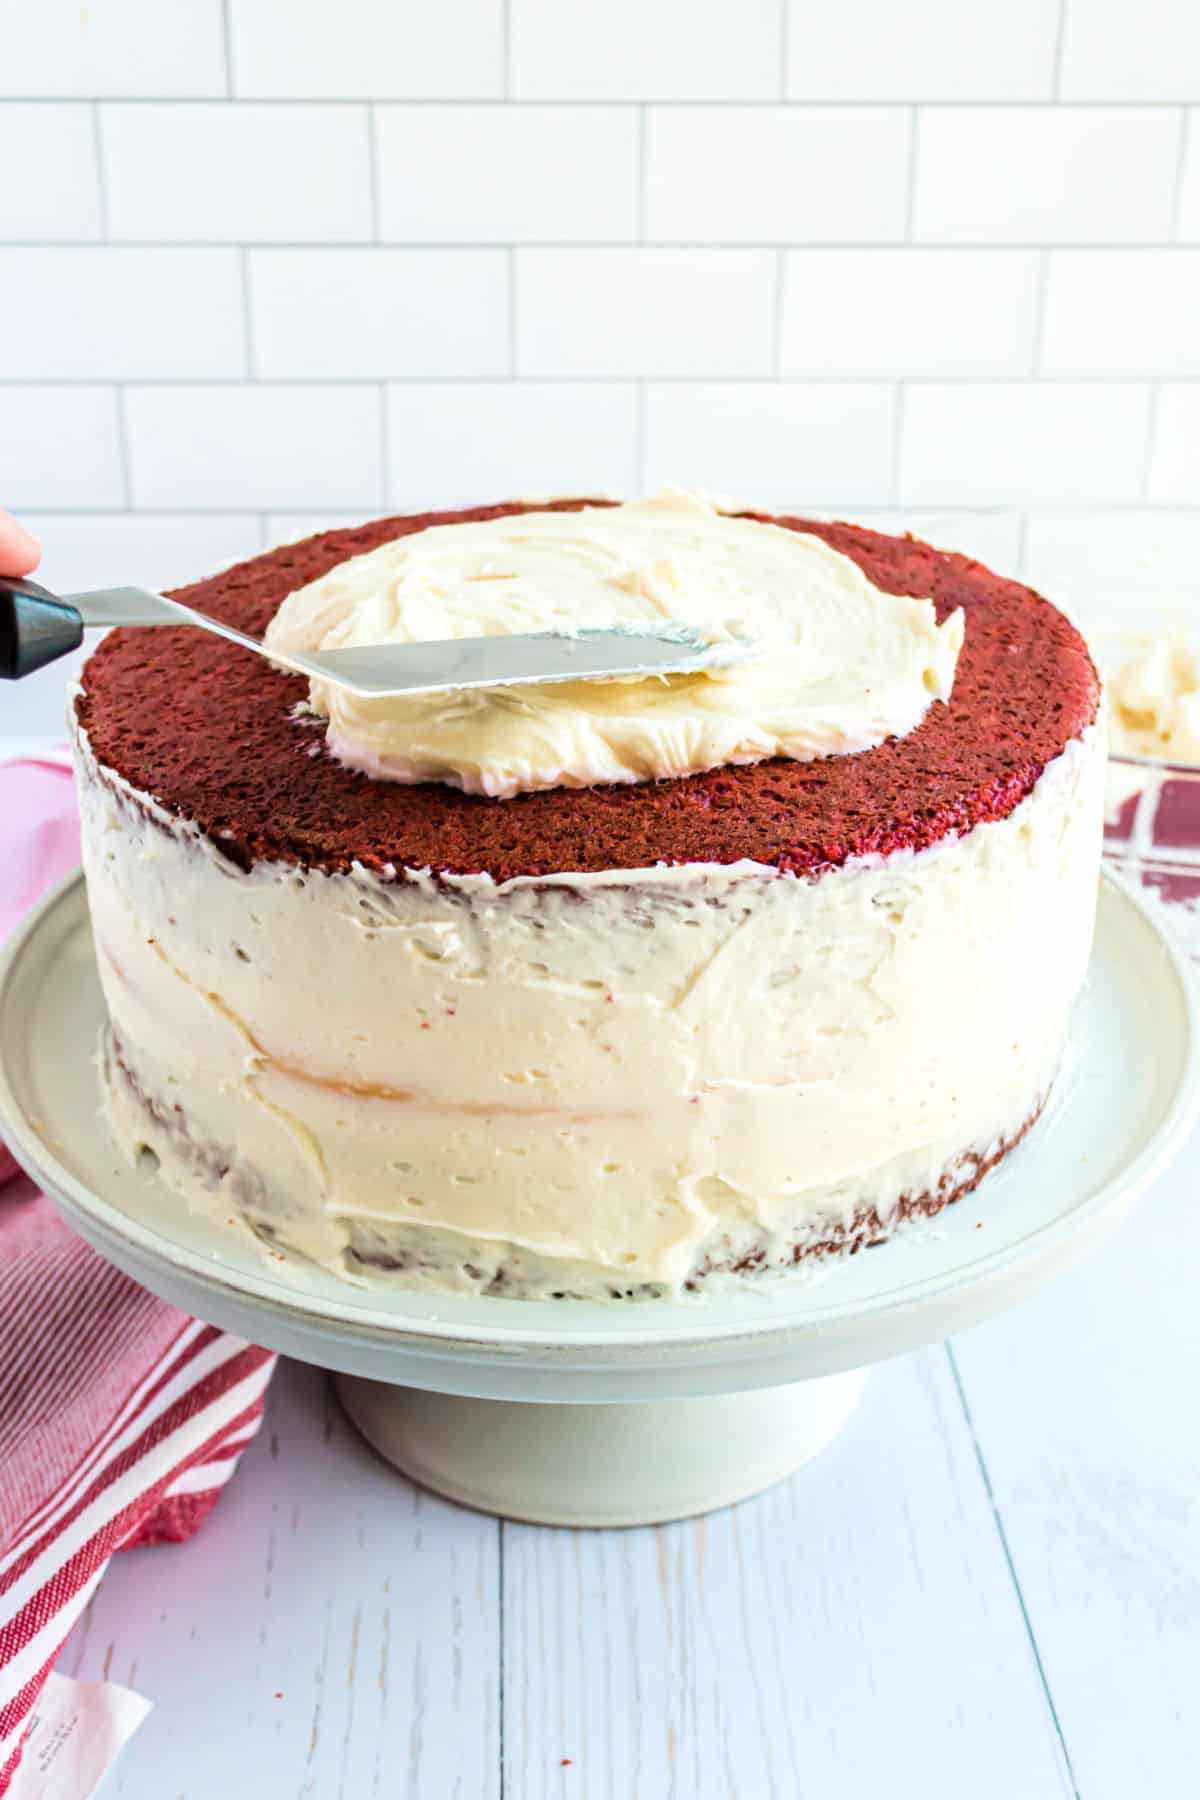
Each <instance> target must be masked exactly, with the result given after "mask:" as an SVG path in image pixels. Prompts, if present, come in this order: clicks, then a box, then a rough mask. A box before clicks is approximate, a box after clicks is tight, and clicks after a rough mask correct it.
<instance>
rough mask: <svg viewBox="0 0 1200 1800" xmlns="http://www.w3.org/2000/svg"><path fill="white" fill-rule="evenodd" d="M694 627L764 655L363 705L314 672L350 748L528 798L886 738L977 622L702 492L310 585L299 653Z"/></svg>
mask: <svg viewBox="0 0 1200 1800" xmlns="http://www.w3.org/2000/svg"><path fill="white" fill-rule="evenodd" d="M661 620H676V621H681V622H683V623H686V624H689V625H692V626H698V627H700V628H701V629H702V630H704V631H706V632H708V633H711V634H713V635H714V636H720V635H722V634H724V633H726V632H729V633H740V634H744V635H746V636H748V637H750V638H751V639H752V640H753V641H754V644H755V646H756V648H757V650H758V652H759V653H758V654H756V655H755V656H754V657H753V658H751V659H750V660H749V661H746V662H744V663H738V664H734V665H731V666H728V667H723V668H717V669H711V670H708V671H706V672H704V673H699V674H690V675H673V676H668V677H665V678H664V677H658V678H654V679H650V680H641V679H622V680H613V681H592V682H569V683H563V684H560V685H555V686H552V687H525V688H521V687H511V688H503V689H489V690H487V691H471V692H466V691H463V692H457V693H452V694H440V695H428V696H416V697H407V698H401V699H395V698H388V699H384V700H380V699H363V698H361V697H359V696H357V695H352V694H348V693H346V692H345V691H344V690H342V689H337V688H332V687H330V686H328V685H327V684H325V683H322V682H317V681H314V682H313V683H312V684H311V687H310V693H309V702H310V705H311V706H312V708H313V709H314V711H316V712H317V713H319V714H322V715H324V716H325V717H327V718H328V720H329V727H328V744H329V748H330V751H331V752H332V754H333V755H334V756H335V757H336V758H337V759H338V760H339V761H341V762H343V763H345V764H347V765H348V766H349V767H351V768H355V769H359V770H362V771H364V772H365V773H367V774H368V775H371V776H374V777H377V778H381V779H385V780H392V781H404V782H421V781H431V780H434V781H442V782H447V783H449V784H450V785H451V786H453V787H458V788H462V789H464V790H465V791H466V792H467V793H473V794H486V795H491V796H494V797H498V798H509V797H511V796H513V795H515V794H519V793H529V792H534V791H536V790H538V789H545V788H576V787H590V786H594V785H597V784H602V783H610V782H631V781H653V780H660V779H663V778H666V777H677V776H684V775H693V774H699V773H701V772H702V771H704V770H707V769H713V768H717V767H720V766H722V765H731V764H740V763H754V762H761V761H763V760H764V759H766V758H768V757H778V756H783V757H790V758H793V759H795V760H797V761H809V760H812V759H814V758H817V757H824V756H837V755H847V754H853V753H856V752H858V751H862V750H869V749H872V748H873V747H874V746H875V745H877V744H880V743H882V742H883V741H884V740H885V739H886V738H889V737H898V736H903V735H904V734H906V733H908V732H910V731H912V730H913V729H914V728H915V727H916V726H917V725H919V724H920V722H921V720H922V719H923V718H924V716H925V714H926V712H927V711H928V709H929V707H930V705H931V704H932V703H933V702H934V701H935V700H946V699H948V698H949V695H950V691H951V686H952V683H953V680H954V672H955V667H956V664H957V660H958V654H959V650H960V648H961V646H962V636H963V619H962V614H961V612H955V613H953V614H951V616H950V617H948V618H947V619H945V620H944V621H943V622H942V623H941V624H940V625H939V624H938V622H937V618H936V614H935V610H934V607H933V604H932V602H931V601H929V600H919V599H908V598H904V597H900V596H897V595H894V594H887V593H884V592H882V591H881V590H880V589H879V588H877V587H875V586H874V585H873V583H871V582H870V581H869V580H868V579H867V577H866V576H865V575H864V574H863V572H862V570H861V569H860V568H859V567H858V565H857V564H856V563H854V562H852V561H851V560H850V558H849V557H846V556H843V555H841V554H840V553H839V552H838V551H836V550H832V549H831V548H830V547H829V546H828V545H827V544H826V543H824V542H822V541H821V539H819V538H817V537H812V536H808V535H806V534H804V533H801V532H796V531H791V530H785V529H783V528H781V527H778V526H775V525H770V524H766V523H762V522H760V521H757V520H751V519H738V518H731V517H729V516H728V515H726V514H723V513H721V512H719V511H717V509H716V508H715V507H714V506H712V505H711V504H709V503H708V502H707V501H706V500H704V499H702V498H700V497H699V496H696V495H692V494H686V493H682V492H680V491H678V490H669V491H667V492H665V493H663V494H660V495H658V496H657V497H656V498H655V499H653V500H647V501H641V502H637V503H631V504H629V505H624V506H616V507H594V508H588V509H585V510H584V511H581V512H558V511H556V512H528V513H517V514H513V515H510V516H507V517H502V518H495V519H487V520H480V521H474V522H470V523H463V524H456V525H441V526H433V527H431V528H430V529H429V530H426V531H422V532H418V533H415V534H412V535H409V536H405V537H401V538H398V539H397V540H395V541H394V542H391V543H386V544H383V545H381V546H380V547H379V548H378V549H376V550H372V551H369V552H368V553H367V554H366V555H363V556H355V557H351V558H350V559H349V560H348V561H345V562H342V563H339V564H337V565H336V567H334V568H333V569H331V570H330V571H329V572H328V573H327V574H326V575H323V576H321V577H320V578H319V579H318V580H316V581H313V582H311V583H309V584H308V586H306V587H302V588H299V589H298V590H296V592H294V593H292V594H290V595H289V596H288V597H287V599H286V600H285V601H284V602H283V604H282V606H281V607H280V608H279V610H278V612H277V613H276V615H275V617H274V619H273V620H272V622H271V624H270V626H269V627H268V630H267V633H266V642H267V644H268V646H271V647H275V648H277V649H280V650H327V649H328V650H332V649H341V648H347V647H350V646H361V645H368V644H395V643H411V642H419V641H421V640H428V639H434V638H455V637H482V636H491V635H503V634H505V633H512V632H525V631H539V630H547V629H571V628H572V627H578V626H600V625H616V624H629V625H634V626H637V625H642V626H644V625H645V624H647V623H654V622H655V621H661Z"/></svg>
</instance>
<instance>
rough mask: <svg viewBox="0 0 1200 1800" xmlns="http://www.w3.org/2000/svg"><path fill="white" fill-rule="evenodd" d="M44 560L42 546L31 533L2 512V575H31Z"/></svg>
mask: <svg viewBox="0 0 1200 1800" xmlns="http://www.w3.org/2000/svg"><path fill="white" fill-rule="evenodd" d="M41 560H42V546H41V545H40V544H39V543H38V541H37V539H36V538H35V537H34V536H33V534H32V533H31V532H28V531H26V529H25V527H24V526H23V525H18V524H17V521H16V520H15V519H14V518H13V517H12V516H11V515H10V514H9V513H6V512H4V511H3V510H0V575H29V574H31V573H32V571H33V570H34V569H36V568H37V566H38V563H39V562H40V561H41Z"/></svg>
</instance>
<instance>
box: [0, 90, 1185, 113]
mask: <svg viewBox="0 0 1200 1800" xmlns="http://www.w3.org/2000/svg"><path fill="white" fill-rule="evenodd" d="M229 98H232V99H233V100H234V101H235V102H236V103H237V104H238V105H245V106H281V107H282V106H362V105H364V104H365V102H364V98H363V95H362V94H314V93H310V92H297V93H294V94H254V93H248V92H243V93H238V94H234V95H223V94H178V93H175V94H172V93H167V92H161V93H157V94H123V93H121V92H120V91H119V90H117V89H112V90H110V91H108V92H106V93H104V94H99V95H97V96H96V99H97V100H101V101H112V102H118V103H119V104H120V105H122V106H213V105H220V103H221V102H222V100H224V99H229ZM0 99H2V100H3V104H4V105H5V106H63V105H72V104H73V105H86V104H87V103H88V96H86V95H81V94H79V93H45V94H13V95H4V96H0ZM1189 103H1190V102H1188V101H1178V100H1172V99H1162V100H1155V99H1144V98H1136V99H1128V98H1126V97H1125V96H1124V95H1122V94H1110V95H1109V96H1108V97H1107V98H1105V99H1094V98H1091V97H1087V98H1082V97H1081V98H1080V99H1077V100H1076V99H1069V98H1062V99H1060V98H1058V97H1057V96H1055V95H1045V96H1041V97H1039V96H1038V95H1036V94H1027V95H1024V96H1022V97H1021V98H1017V99H1013V98H1009V97H997V96H995V95H976V96H975V97H972V96H971V95H969V94H965V95H964V94H956V95H954V96H952V97H950V98H947V97H946V96H945V95H944V94H912V95H910V96H908V98H906V99H904V100H897V99H895V98H893V97H891V96H887V95H885V96H882V97H877V98H875V99H848V98H847V97H846V96H845V95H841V94H831V95H828V96H826V97H825V98H822V97H821V96H820V95H818V94H807V95H804V96H803V97H801V96H799V95H795V96H790V97H788V98H787V99H786V100H783V101H780V100H778V99H776V98H773V97H772V96H771V95H770V94H758V95H747V96H743V97H742V98H741V99H737V100H729V99H722V98H721V97H720V96H713V97H711V98H709V99H696V98H680V97H679V96H678V95H672V94H650V95H642V96H641V97H640V98H639V99H636V100H633V99H630V98H629V97H628V96H627V95H624V94H608V95H604V94H599V95H592V96H589V97H588V98H587V99H586V100H580V99H572V98H562V97H560V98H556V97H555V96H554V95H552V94H546V95H535V94H522V95H520V96H516V95H514V96H513V97H512V98H511V99H510V98H509V97H508V96H507V95H496V94H475V95H470V94H455V95H453V96H450V97H447V96H445V95H442V96H428V95H420V94H409V95H404V94H397V95H395V96H392V97H389V100H388V104H389V105H396V106H409V107H414V108H416V107H422V108H428V107H440V108H441V109H442V110H443V111H454V110H455V109H463V108H466V107H472V108H474V107H480V106H489V107H492V106H494V107H506V106H511V105H519V106H533V107H543V106H544V107H554V108H556V109H558V108H561V109H562V110H564V111H566V110H572V109H573V110H580V109H588V108H592V107H597V106H600V107H614V108H628V107H634V106H669V107H672V108H673V109H674V110H676V111H678V112H687V111H689V110H690V111H693V112H694V111H703V112H727V111H742V112H744V111H745V109H746V108H747V107H748V106H770V107H775V108H778V109H780V110H786V111H788V112H795V113H802V112H804V111H805V110H806V109H808V108H810V107H813V106H821V107H828V108H830V109H835V110H838V111H846V112H862V111H866V110H869V111H872V112H903V111H907V110H909V109H910V108H911V107H913V106H935V107H958V108H960V109H961V108H962V107H964V106H969V107H973V108H974V107H980V108H984V109H986V110H987V111H989V112H1004V111H1008V112H1017V111H1022V112H1023V111H1025V110H1026V109H1028V108H1030V107H1032V108H1035V109H1036V110H1038V111H1041V112H1049V111H1053V110H1054V109H1056V108H1058V109H1060V110H1063V111H1070V112H1099V111H1106V112H1109V111H1115V112H1137V111H1143V112H1144V111H1146V110H1147V109H1153V108H1155V107H1161V106H1172V105H1187V104H1189Z"/></svg>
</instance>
